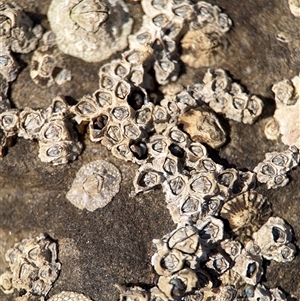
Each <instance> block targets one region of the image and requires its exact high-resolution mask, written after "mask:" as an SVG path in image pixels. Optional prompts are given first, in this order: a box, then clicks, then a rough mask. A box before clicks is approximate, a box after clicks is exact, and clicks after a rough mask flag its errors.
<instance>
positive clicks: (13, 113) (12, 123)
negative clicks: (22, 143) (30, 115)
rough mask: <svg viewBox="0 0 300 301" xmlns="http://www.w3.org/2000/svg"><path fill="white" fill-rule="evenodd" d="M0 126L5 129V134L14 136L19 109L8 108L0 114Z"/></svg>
mask: <svg viewBox="0 0 300 301" xmlns="http://www.w3.org/2000/svg"><path fill="white" fill-rule="evenodd" d="M0 127H1V128H2V129H3V131H5V133H6V136H7V137H10V136H14V135H15V134H16V133H17V131H18V127H19V110H17V109H10V110H6V111H4V112H3V113H1V114H0Z"/></svg>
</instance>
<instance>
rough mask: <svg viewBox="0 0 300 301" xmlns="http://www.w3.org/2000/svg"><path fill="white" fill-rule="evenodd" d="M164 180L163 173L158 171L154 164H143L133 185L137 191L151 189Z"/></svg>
mask: <svg viewBox="0 0 300 301" xmlns="http://www.w3.org/2000/svg"><path fill="white" fill-rule="evenodd" d="M163 181H164V177H163V174H162V173H161V172H157V171H156V170H155V169H153V167H152V166H148V165H147V164H146V165H142V166H141V167H140V170H139V171H138V173H137V174H136V176H135V179H134V182H133V185H134V188H135V191H136V193H138V192H140V191H146V190H150V189H152V188H154V187H156V186H158V185H161V184H162V183H163Z"/></svg>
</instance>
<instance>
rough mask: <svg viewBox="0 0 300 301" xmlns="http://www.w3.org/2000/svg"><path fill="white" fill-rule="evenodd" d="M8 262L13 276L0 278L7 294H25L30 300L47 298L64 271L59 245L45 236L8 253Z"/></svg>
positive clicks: (16, 246) (26, 241) (41, 235)
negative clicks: (59, 274)
mask: <svg viewBox="0 0 300 301" xmlns="http://www.w3.org/2000/svg"><path fill="white" fill-rule="evenodd" d="M5 259H6V261H7V262H8V263H9V266H10V270H11V273H10V274H9V273H7V272H6V273H5V274H3V275H2V276H1V277H0V284H1V285H0V286H1V287H2V288H4V292H5V293H10V290H11V289H12V288H13V289H17V290H18V291H21V290H23V291H25V292H26V298H29V297H30V296H32V295H35V296H40V297H41V296H46V295H47V294H48V292H49V290H50V289H51V287H52V284H53V282H54V281H55V280H56V279H57V277H58V273H59V270H60V267H61V265H60V263H59V262H58V261H57V249H56V244H55V243H54V242H53V241H52V240H51V239H50V238H49V237H46V236H45V235H44V234H40V235H39V236H38V237H36V238H32V239H23V240H22V241H21V242H20V243H17V244H15V246H14V247H13V248H12V249H9V250H8V251H7V252H6V254H5Z"/></svg>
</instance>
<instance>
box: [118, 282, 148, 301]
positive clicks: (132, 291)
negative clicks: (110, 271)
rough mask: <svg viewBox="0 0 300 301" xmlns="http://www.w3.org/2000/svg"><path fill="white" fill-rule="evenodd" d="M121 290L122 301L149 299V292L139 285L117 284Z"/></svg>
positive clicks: (143, 300)
mask: <svg viewBox="0 0 300 301" xmlns="http://www.w3.org/2000/svg"><path fill="white" fill-rule="evenodd" d="M115 287H117V288H118V290H119V291H120V301H130V300H136V301H148V300H149V292H148V291H146V290H144V289H142V288H141V287H138V286H133V287H126V286H124V285H120V284H115Z"/></svg>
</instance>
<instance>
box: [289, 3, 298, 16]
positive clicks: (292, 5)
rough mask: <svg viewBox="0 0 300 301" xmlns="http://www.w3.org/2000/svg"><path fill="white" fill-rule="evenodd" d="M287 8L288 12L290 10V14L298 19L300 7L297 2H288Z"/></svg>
mask: <svg viewBox="0 0 300 301" xmlns="http://www.w3.org/2000/svg"><path fill="white" fill-rule="evenodd" d="M289 7H290V10H291V13H292V14H293V15H294V16H295V17H300V5H299V2H298V1H297V0H289Z"/></svg>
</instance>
